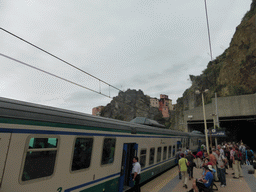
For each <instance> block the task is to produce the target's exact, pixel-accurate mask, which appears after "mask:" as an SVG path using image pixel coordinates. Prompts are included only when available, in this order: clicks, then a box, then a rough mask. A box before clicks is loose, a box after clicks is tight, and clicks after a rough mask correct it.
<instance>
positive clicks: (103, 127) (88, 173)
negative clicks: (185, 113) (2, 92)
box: [0, 97, 204, 192]
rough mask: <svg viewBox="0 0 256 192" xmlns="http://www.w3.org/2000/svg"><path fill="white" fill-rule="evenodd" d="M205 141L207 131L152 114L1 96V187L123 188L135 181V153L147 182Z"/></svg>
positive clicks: (82, 191) (52, 191) (84, 191)
mask: <svg viewBox="0 0 256 192" xmlns="http://www.w3.org/2000/svg"><path fill="white" fill-rule="evenodd" d="M142 120H143V119H142ZM152 122H153V123H152ZM203 142H204V135H203V134H199V133H186V132H179V131H174V130H170V129H164V128H161V127H157V124H154V121H150V120H147V119H144V120H143V121H141V122H140V123H136V122H125V121H120V120H115V119H110V118H104V117H98V116H92V115H89V114H84V113H80V112H75V111H70V110H66V109H60V108H54V107H49V106H44V105H39V104H34V103H29V102H24V101H18V100H13V99H9V98H2V97H0V151H1V153H0V192H10V191H19V192H30V191H31V192H32V191H37V192H38V191H43V192H48V191H49V192H78V191H79V192H124V191H127V190H129V189H131V187H132V186H133V182H132V178H131V176H130V174H131V170H132V159H133V157H134V156H138V158H139V162H140V164H141V168H142V171H141V183H143V182H146V181H148V180H149V179H152V178H153V177H155V176H157V175H159V174H160V173H162V172H164V171H166V170H167V169H170V168H171V167H173V166H175V165H176V164H177V161H176V152H177V150H178V149H182V150H185V149H186V148H187V147H189V148H190V149H191V150H192V151H196V150H197V149H198V147H199V146H200V144H201V143H203Z"/></svg>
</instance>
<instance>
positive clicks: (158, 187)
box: [151, 170, 179, 192]
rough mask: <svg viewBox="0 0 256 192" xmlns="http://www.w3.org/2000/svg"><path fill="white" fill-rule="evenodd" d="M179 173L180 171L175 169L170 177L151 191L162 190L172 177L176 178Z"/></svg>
mask: <svg viewBox="0 0 256 192" xmlns="http://www.w3.org/2000/svg"><path fill="white" fill-rule="evenodd" d="M178 173H179V171H178V170H176V171H174V172H173V173H172V174H171V175H170V176H169V177H168V178H166V179H164V180H163V181H161V183H160V184H158V185H157V186H156V187H154V188H153V189H152V191H151V192H158V191H160V190H161V189H162V188H163V187H164V186H166V185H167V183H169V182H170V181H171V180H172V179H174V178H175V177H176V176H177V175H178Z"/></svg>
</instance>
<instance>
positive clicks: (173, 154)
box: [172, 145, 176, 157]
mask: <svg viewBox="0 0 256 192" xmlns="http://www.w3.org/2000/svg"><path fill="white" fill-rule="evenodd" d="M175 154H176V151H175V145H173V147H172V156H173V157H175Z"/></svg>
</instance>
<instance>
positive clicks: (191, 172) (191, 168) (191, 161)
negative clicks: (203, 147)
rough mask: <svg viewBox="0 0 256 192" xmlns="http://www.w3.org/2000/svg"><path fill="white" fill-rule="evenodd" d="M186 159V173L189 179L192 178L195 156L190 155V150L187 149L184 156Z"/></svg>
mask: <svg viewBox="0 0 256 192" xmlns="http://www.w3.org/2000/svg"><path fill="white" fill-rule="evenodd" d="M186 159H187V160H188V162H189V165H188V174H189V180H191V178H193V169H194V163H193V162H194V159H195V157H194V156H193V155H192V152H191V151H188V155H187V156H186Z"/></svg>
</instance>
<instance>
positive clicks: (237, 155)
mask: <svg viewBox="0 0 256 192" xmlns="http://www.w3.org/2000/svg"><path fill="white" fill-rule="evenodd" d="M241 157H242V155H241V153H240V154H239V152H235V153H234V158H235V160H238V161H241V160H242V158H241Z"/></svg>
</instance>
